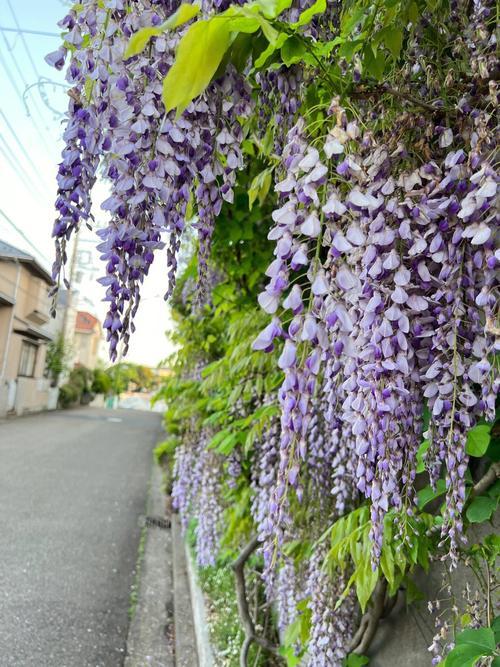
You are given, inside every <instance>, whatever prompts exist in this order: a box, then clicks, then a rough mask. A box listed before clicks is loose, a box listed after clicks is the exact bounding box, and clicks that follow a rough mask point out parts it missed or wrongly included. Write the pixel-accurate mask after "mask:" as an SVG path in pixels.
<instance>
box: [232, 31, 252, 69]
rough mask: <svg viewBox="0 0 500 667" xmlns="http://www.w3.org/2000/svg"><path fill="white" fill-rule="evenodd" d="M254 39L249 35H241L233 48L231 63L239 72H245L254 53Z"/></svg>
mask: <svg viewBox="0 0 500 667" xmlns="http://www.w3.org/2000/svg"><path fill="white" fill-rule="evenodd" d="M252 48H253V37H252V35H251V34H248V33H240V34H239V35H238V37H236V39H235V40H234V42H233V45H232V47H231V62H232V63H233V65H234V66H235V67H236V69H237V70H238V72H243V70H244V69H245V67H246V64H247V62H248V59H249V57H250V54H251V53H252Z"/></svg>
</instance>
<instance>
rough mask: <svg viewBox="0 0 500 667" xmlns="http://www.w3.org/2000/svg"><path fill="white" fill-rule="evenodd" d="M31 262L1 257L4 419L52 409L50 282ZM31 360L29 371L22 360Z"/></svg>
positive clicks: (0, 396) (0, 404) (0, 399)
mask: <svg viewBox="0 0 500 667" xmlns="http://www.w3.org/2000/svg"><path fill="white" fill-rule="evenodd" d="M39 273H40V271H39V270H37V271H35V270H32V269H31V267H30V265H29V263H25V262H17V261H16V260H10V259H0V417H2V416H5V414H7V413H8V412H11V413H16V414H23V413H25V412H34V411H39V410H43V409H46V408H47V407H48V404H49V403H50V393H51V391H52V390H51V388H50V381H49V380H48V379H47V378H45V377H44V371H45V357H46V352H47V342H48V339H49V338H50V337H51V336H50V335H49V333H48V328H47V323H48V321H49V308H50V304H49V297H48V290H49V284H48V281H47V280H45V279H43V278H41V277H40V276H39V275H38V274H39ZM23 346H24V348H25V350H24V355H25V360H26V358H28V359H29V363H25V364H24V365H25V370H26V372H24V373H23V368H22V367H21V360H22V358H23Z"/></svg>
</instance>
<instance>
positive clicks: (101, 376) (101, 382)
mask: <svg viewBox="0 0 500 667" xmlns="http://www.w3.org/2000/svg"><path fill="white" fill-rule="evenodd" d="M110 390H111V378H110V377H109V375H108V374H107V373H106V371H103V370H101V369H100V368H96V369H95V371H94V379H93V380H92V391H93V392H94V393H95V394H105V395H106V394H109V392H110Z"/></svg>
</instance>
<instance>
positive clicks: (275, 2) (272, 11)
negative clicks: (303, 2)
mask: <svg viewBox="0 0 500 667" xmlns="http://www.w3.org/2000/svg"><path fill="white" fill-rule="evenodd" d="M291 5H292V0H256V1H255V2H252V3H249V5H247V6H256V7H258V8H259V10H260V11H261V12H262V14H263V15H264V16H265V17H266V19H275V18H276V17H277V16H279V15H280V14H281V12H284V11H285V9H288V8H289V7H291Z"/></svg>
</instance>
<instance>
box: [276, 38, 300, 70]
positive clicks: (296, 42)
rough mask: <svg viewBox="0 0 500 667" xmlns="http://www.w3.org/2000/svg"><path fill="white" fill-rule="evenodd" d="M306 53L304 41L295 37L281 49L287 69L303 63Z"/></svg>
mask: <svg viewBox="0 0 500 667" xmlns="http://www.w3.org/2000/svg"><path fill="white" fill-rule="evenodd" d="M305 53H306V47H305V44H304V41H303V40H302V39H300V38H299V37H296V36H295V35H292V36H291V37H289V38H288V39H287V40H286V42H285V43H284V44H283V46H282V47H281V58H282V60H283V62H284V63H285V65H286V66H287V67H290V65H293V64H294V63H298V62H301V61H302V60H303V58H304V54H305Z"/></svg>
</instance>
